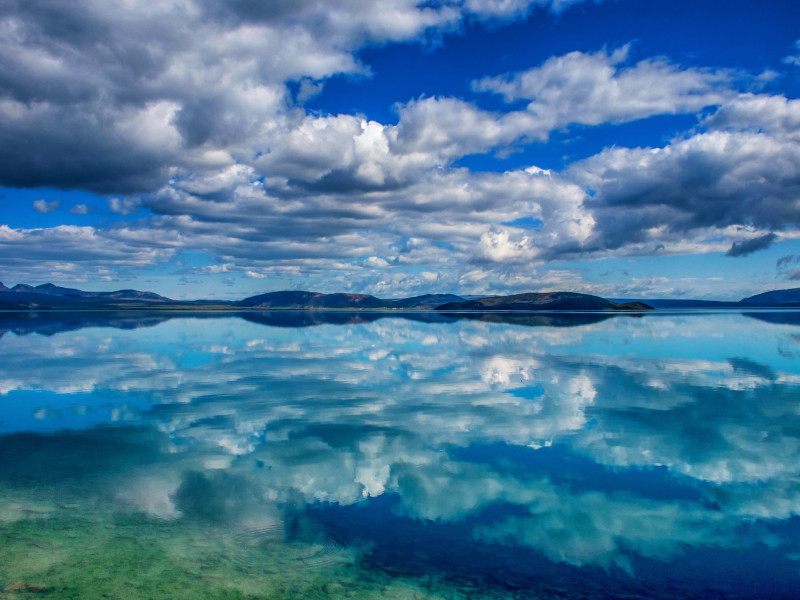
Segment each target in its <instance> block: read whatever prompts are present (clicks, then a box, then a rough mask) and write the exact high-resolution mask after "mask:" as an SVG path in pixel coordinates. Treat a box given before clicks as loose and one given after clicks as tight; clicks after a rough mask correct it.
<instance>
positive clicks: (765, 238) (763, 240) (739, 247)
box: [725, 233, 778, 256]
mask: <svg viewBox="0 0 800 600" xmlns="http://www.w3.org/2000/svg"><path fill="white" fill-rule="evenodd" d="M777 239H778V236H777V235H775V234H774V233H767V234H764V235H761V236H759V237H756V238H752V239H749V240H744V241H741V242H734V243H733V244H732V245H731V248H730V250H728V251H727V252H726V253H725V256H747V255H748V254H752V253H753V252H757V251H759V250H766V249H767V248H769V247H770V246H771V245H772V243H773V242H774V241H775V240H777Z"/></svg>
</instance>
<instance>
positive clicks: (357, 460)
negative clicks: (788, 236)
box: [0, 313, 800, 571]
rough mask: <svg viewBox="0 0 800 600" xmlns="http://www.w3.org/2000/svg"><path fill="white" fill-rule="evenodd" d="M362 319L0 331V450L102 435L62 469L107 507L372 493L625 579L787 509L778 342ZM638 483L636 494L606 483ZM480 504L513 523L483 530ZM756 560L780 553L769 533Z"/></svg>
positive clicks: (422, 514)
mask: <svg viewBox="0 0 800 600" xmlns="http://www.w3.org/2000/svg"><path fill="white" fill-rule="evenodd" d="M270 319H275V320H276V321H277V320H279V319H280V317H279V316H270ZM365 321H367V322H361V323H357V324H347V325H343V326H340V325H333V324H319V325H318V326H317V327H314V328H309V327H292V326H282V327H278V326H273V325H278V324H279V323H278V322H274V323H270V325H262V324H255V323H254V322H253V321H252V320H250V321H245V320H242V319H238V318H232V317H224V318H210V317H206V318H204V319H203V320H193V319H189V318H181V319H172V320H166V321H164V322H156V323H154V322H153V321H152V320H151V321H146V322H142V323H141V324H142V325H148V326H149V327H143V328H136V323H126V324H125V325H124V327H125V328H124V329H109V328H107V327H96V326H93V327H89V328H83V329H78V330H76V331H70V332H66V333H63V334H61V335H55V336H52V337H43V336H29V335H6V336H4V337H3V338H2V341H1V342H0V364H1V365H2V367H0V393H2V396H0V401H1V402H2V404H0V407H1V408H0V427H2V430H3V431H4V432H5V434H6V437H5V438H0V440H2V439H6V441H7V440H10V439H12V438H13V437H14V436H13V435H12V434H15V433H17V432H20V431H31V430H33V431H36V430H38V431H44V432H46V431H54V430H57V429H62V428H64V427H66V428H68V429H69V428H71V429H73V430H80V429H85V430H86V433H85V434H82V433H80V432H78V433H71V434H69V436H70V439H72V440H74V439H78V438H80V436H82V435H84V436H88V437H91V436H94V435H95V433H92V432H93V431H95V428H97V427H98V425H104V426H108V425H111V426H116V428H115V429H112V430H111V431H114V432H115V434H114V435H115V436H116V437H118V438H119V440H126V439H128V438H130V443H128V444H127V445H126V443H122V444H120V446H119V448H115V447H114V446H109V447H107V448H105V449H104V452H107V456H106V457H105V459H104V460H105V462H104V463H103V465H104V466H103V468H100V467H98V465H97V464H95V463H93V462H88V463H87V464H85V465H84V468H85V470H86V471H92V470H95V471H96V472H95V473H94V474H93V476H96V480H99V481H102V482H103V485H104V486H105V492H104V493H106V494H108V495H109V497H111V498H113V501H114V502H117V503H120V504H121V505H123V506H127V507H133V508H135V509H136V510H141V511H145V512H148V513H150V514H153V515H154V516H158V517H159V518H169V519H178V518H197V519H204V518H207V519H212V518H213V519H227V520H231V521H235V522H253V520H258V519H262V520H263V519H268V520H269V519H281V518H284V517H282V516H281V514H282V513H280V510H279V506H286V505H298V504H299V505H305V504H314V503H320V502H322V503H330V504H333V505H338V506H348V505H355V504H357V503H359V502H363V501H364V500H365V499H369V498H375V497H378V496H381V495H386V494H391V495H396V496H397V497H398V498H399V505H398V508H397V511H398V514H402V515H405V516H408V517H412V518H415V519H421V520H425V521H431V522H436V523H455V522H460V521H463V520H464V519H473V520H475V522H474V524H473V525H471V531H472V534H471V535H472V537H473V539H474V540H475V541H476V543H483V544H504V545H509V544H510V545H517V546H528V547H531V548H533V549H535V550H536V551H537V552H540V553H541V554H543V555H544V556H546V557H547V558H549V559H551V560H553V561H557V562H563V563H567V564H570V565H575V566H585V565H594V566H599V567H603V568H612V567H616V568H622V569H625V570H628V571H632V569H633V567H632V566H631V565H632V563H631V560H632V557H637V556H638V557H644V558H650V559H659V560H667V559H669V558H671V557H674V556H677V555H680V554H681V553H683V552H684V551H685V549H686V548H688V547H724V548H733V547H737V546H740V545H742V544H745V542H744V541H743V539H744V538H742V536H741V535H739V533H738V532H739V531H740V528H741V527H742V525H743V523H747V522H753V521H755V520H761V521H765V522H770V523H773V524H776V523H780V522H781V521H782V520H787V519H790V518H791V517H794V516H797V514H798V509H797V507H798V506H800V483H798V482H800V466H798V463H797V461H796V460H795V457H796V456H798V454H800V442H799V438H798V436H797V433H796V432H797V431H800V411H798V409H797V402H796V398H797V397H798V387H800V365H798V364H797V363H796V362H794V359H793V358H791V357H786V356H785V355H783V354H781V352H780V348H781V346H782V345H786V344H790V343H792V340H793V339H794V337H796V335H797V333H796V331H797V330H796V326H794V325H792V324H785V323H782V322H768V320H767V319H762V320H753V319H748V318H747V317H746V316H743V315H740V314H738V313H726V314H719V315H717V316H714V317H708V316H702V317H698V316H692V315H688V316H687V315H664V316H657V317H647V318H644V319H625V318H617V319H609V320H603V321H598V322H591V323H585V324H583V325H581V326H579V327H569V328H557V327H541V328H532V327H523V326H520V325H514V324H503V323H492V322H487V321H481V320H460V321H451V322H421V321H414V320H408V319H397V318H382V319H376V320H374V321H370V320H369V319H365ZM289 322H291V319H290V320H289ZM109 324H110V323H109ZM293 324H295V325H296V324H297V323H293ZM95 325H96V324H95ZM150 325H152V326H150ZM283 325H286V323H283ZM112 326H113V325H112ZM720 332H723V334H722V337H720ZM23 333H24V332H23ZM793 336H794V337H793ZM56 413H58V414H59V415H60V417H59V419H58V423H56V424H53V423H51V421H52V419H49V418H48V417H49V416H51V415H53V414H56ZM88 414H91V415H93V418H92V419H89V418H88V417H86V415H88ZM47 423H50V424H49V425H47V426H45V425H43V424H47ZM122 424H124V425H125V426H121V425H122ZM101 430H103V429H101ZM142 431H149V432H151V433H150V434H148V435H152V436H154V437H149V438H147V439H148V440H150V441H149V442H148V443H150V444H152V446H150V449H149V450H148V453H147V454H146V460H145V458H144V455H143V454H142V453H139V452H135V453H131V452H130V447H131V446H130V444H131V443H133V440H135V439H137V440H141V436H142ZM58 435H63V434H58ZM76 436H77V437H76ZM31 439H33V438H31ZM53 439H55V438H53ZM488 447H492V448H495V451H494V452H495V454H492V453H491V452H490V453H488V454H481V452H480V448H488ZM554 448H557V449H558V450H557V451H555V450H548V449H554ZM476 449H477V450H476ZM498 449H499V450H498ZM548 451H549V452H550V454H547V452H548ZM464 452H472V454H471V455H470V456H466V455H465V454H464ZM540 456H564V457H567V458H568V459H569V460H568V461H567V462H562V463H559V462H558V461H555V462H552V463H548V462H547V461H546V460H544V461H542V460H539V459H537V458H536V457H540ZM115 457H116V458H115ZM567 458H565V459H564V460H567ZM115 460H116V462H114V461H115ZM536 460H539V462H536ZM525 461H528V462H529V463H530V461H534V462H536V467H535V468H533V467H531V464H533V463H530V464H528V463H526V462H525ZM570 461H571V462H570ZM109 465H110V466H109ZM565 465H566V466H565ZM3 472H5V471H3ZM648 473H650V474H651V475H648ZM653 473H662V474H663V477H662V478H661V479H660V480H659V481H660V483H659V484H658V486H653V487H648V486H647V485H644V484H641V485H638V486H637V485H628V486H627V487H624V486H623V488H614V487H613V486H611V485H610V484H609V483H608V482H609V481H611V480H612V479H613V478H614V477H617V476H619V474H628V475H630V477H631V478H633V479H636V478H637V477H640V478H645V476H647V477H651V476H652V474H653ZM6 475H7V474H6ZM0 476H2V473H0ZM626 476H627V475H626ZM659 476H660V475H659ZM660 477H661V476H660ZM678 488H680V489H691V490H693V492H692V494H688V495H687V494H683V495H681V494H678V493H677V492H675V490H677V489H678ZM493 506H495V507H496V506H508V507H514V509H513V510H510V511H506V513H503V514H499V515H498V514H494V516H492V517H487V516H485V515H486V514H487V513H486V511H487V510H488V509H489V508H490V507H493ZM756 542H758V543H768V544H769V545H770V546H771V547H779V548H783V549H785V553H790V552H797V547H796V546H797V542H796V540H795V541H793V540H792V537H791V535H790V534H789V533H782V530H781V529H780V527H778V528H777V529H774V528H773V529H771V530H770V533H769V535H767V534H766V533H765V534H764V535H763V536H760V537H759V536H756V539H755V541H750V542H747V543H749V544H751V543H756Z"/></svg>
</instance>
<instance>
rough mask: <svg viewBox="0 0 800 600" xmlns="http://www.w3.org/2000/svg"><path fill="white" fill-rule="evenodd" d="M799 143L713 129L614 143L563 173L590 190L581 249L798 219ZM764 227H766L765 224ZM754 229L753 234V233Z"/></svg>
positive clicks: (771, 226)
mask: <svg viewBox="0 0 800 600" xmlns="http://www.w3.org/2000/svg"><path fill="white" fill-rule="evenodd" d="M798 173H800V145H798V144H797V143H795V142H793V141H791V140H789V139H786V138H785V137H783V136H780V137H779V136H772V135H768V134H766V133H755V132H750V131H710V132H707V133H700V134H697V135H694V136H692V137H689V138H687V139H679V140H676V141H674V142H673V143H671V144H669V145H667V146H665V147H663V148H636V149H627V148H612V149H607V150H604V151H603V152H601V153H600V154H598V155H595V156H593V157H591V158H588V159H586V160H583V161H580V162H578V163H575V164H573V165H572V166H570V168H569V169H568V174H569V176H571V177H572V178H574V179H575V180H577V181H580V182H582V183H583V184H584V185H585V186H586V187H587V188H589V189H591V190H593V192H594V195H593V197H591V198H590V199H587V200H586V201H585V202H584V205H585V206H586V208H587V209H588V210H590V211H591V212H592V214H593V216H594V218H595V220H596V222H597V228H596V230H595V231H594V232H593V235H592V236H591V238H590V239H589V240H588V241H587V243H586V244H585V245H584V248H585V249H586V250H589V249H592V248H595V249H602V248H606V249H620V248H622V247H624V246H626V245H627V246H633V247H636V246H638V247H640V248H643V247H646V246H647V245H648V244H652V245H651V246H650V247H651V248H652V247H655V245H656V244H658V243H665V242H672V243H677V242H680V241H681V240H683V241H688V240H689V239H691V238H690V237H688V236H687V234H692V232H695V233H697V232H703V231H704V234H705V236H706V237H712V236H711V235H708V234H709V233H710V232H711V231H715V230H716V231H717V232H722V233H724V234H725V235H731V233H733V232H732V231H730V230H727V231H726V228H732V227H735V226H747V227H750V228H752V229H751V232H752V233H761V232H764V233H762V235H765V234H766V233H769V232H771V231H782V230H786V229H788V228H794V227H796V226H797V225H798V224H800V209H799V208H798V206H797V203H796V198H797V197H798V194H800V184H798V181H800V180H798V179H797V174H798ZM764 230H766V231H764ZM752 233H751V235H752Z"/></svg>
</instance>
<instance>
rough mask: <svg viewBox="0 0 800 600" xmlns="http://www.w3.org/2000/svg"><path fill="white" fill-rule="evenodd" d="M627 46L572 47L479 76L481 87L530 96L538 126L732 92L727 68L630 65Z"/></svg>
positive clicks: (672, 109)
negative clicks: (526, 65) (524, 66)
mask: <svg viewBox="0 0 800 600" xmlns="http://www.w3.org/2000/svg"><path fill="white" fill-rule="evenodd" d="M628 52H629V47H628V46H623V47H622V48H618V49H617V50H615V51H614V52H611V53H609V52H604V51H601V52H597V53H594V54H586V53H583V52H571V53H569V54H566V55H564V56H556V57H552V58H549V59H547V60H546V61H545V62H544V63H543V64H542V65H541V66H539V67H535V68H533V69H530V70H528V71H523V72H519V73H511V74H507V75H502V76H499V77H488V78H485V79H481V80H478V81H475V82H474V83H473V88H474V89H475V90H477V91H485V92H494V93H496V94H501V95H502V96H503V97H504V98H505V99H506V101H507V102H512V101H515V100H529V101H530V103H529V104H528V106H527V111H528V112H529V113H531V115H533V117H534V122H536V123H537V129H538V130H539V131H543V132H548V131H550V130H552V129H556V128H559V127H563V126H565V125H569V124H571V123H581V124H586V125H599V124H601V123H608V122H611V123H621V122H624V121H632V120H636V119H642V118H645V117H649V116H652V115H658V114H675V113H689V112H695V111H697V110H699V109H701V108H703V107H705V106H709V105H714V104H719V103H721V102H722V101H723V100H724V99H725V98H727V97H728V96H729V95H730V92H729V91H728V90H727V85H728V84H729V80H730V77H729V75H728V74H727V73H725V72H724V71H712V70H701V69H693V68H681V67H679V66H678V65H675V64H672V63H670V62H668V61H667V60H665V59H660V58H656V59H647V60H643V61H640V62H638V63H636V64H635V65H632V66H626V65H625V62H626V61H627V58H628Z"/></svg>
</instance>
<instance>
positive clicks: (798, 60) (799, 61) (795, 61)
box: [783, 40, 800, 67]
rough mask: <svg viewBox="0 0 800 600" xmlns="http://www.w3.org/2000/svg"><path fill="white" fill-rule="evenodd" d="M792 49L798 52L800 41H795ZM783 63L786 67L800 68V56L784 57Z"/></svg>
mask: <svg viewBox="0 0 800 600" xmlns="http://www.w3.org/2000/svg"><path fill="white" fill-rule="evenodd" d="M794 47H795V49H796V50H800V40H797V41H796V42H795V43H794ZM783 62H785V63H786V64H787V65H794V66H796V67H800V54H790V55H789V56H786V57H784V59H783Z"/></svg>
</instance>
